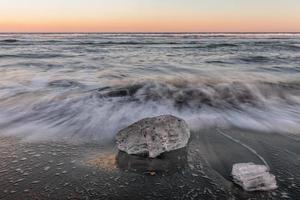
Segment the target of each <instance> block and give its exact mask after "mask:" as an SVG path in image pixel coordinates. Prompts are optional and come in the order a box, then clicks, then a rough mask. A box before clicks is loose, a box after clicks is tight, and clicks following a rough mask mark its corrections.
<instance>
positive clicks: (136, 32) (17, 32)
mask: <svg viewBox="0 0 300 200" xmlns="http://www.w3.org/2000/svg"><path fill="white" fill-rule="evenodd" d="M272 33H273V34H274V33H275V34H279V33H283V34H300V31H148V32H147V31H145V32H144V31H103V32H101V31H95V32H89V31H62V32H60V31H57V32H56V31H53V32H52V31H49V32H47V31H45V32H44V31H32V32H21V31H3V32H2V31H0V34H272Z"/></svg>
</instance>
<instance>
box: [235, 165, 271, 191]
mask: <svg viewBox="0 0 300 200" xmlns="http://www.w3.org/2000/svg"><path fill="white" fill-rule="evenodd" d="M231 174H232V177H233V181H234V182H235V183H236V184H238V185H240V186H241V187H242V188H243V189H244V190H246V191H259V190H260V191H267V190H274V189H276V188H277V184H276V179H275V176H274V175H273V174H270V173H269V169H268V167H266V166H265V165H255V164H254V163H238V164H234V165H233V167H232V172H231Z"/></svg>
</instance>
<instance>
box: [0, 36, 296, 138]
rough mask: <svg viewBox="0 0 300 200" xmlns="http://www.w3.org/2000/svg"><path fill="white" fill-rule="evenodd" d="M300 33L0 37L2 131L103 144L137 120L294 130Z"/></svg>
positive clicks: (0, 121) (194, 126) (293, 131)
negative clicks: (165, 118) (169, 118)
mask: <svg viewBox="0 0 300 200" xmlns="http://www.w3.org/2000/svg"><path fill="white" fill-rule="evenodd" d="M299 72H300V34H194V33H193V34H1V35H0V77H1V79H0V110H1V112H0V129H1V134H3V135H9V136H11V135H18V136H21V137H24V138H25V139H28V140H40V139H59V140H61V139H65V140H67V141H70V140H75V141H79V140H85V141H103V140H104V139H108V140H111V139H112V138H113V137H114V135H115V133H116V132H117V131H118V130H119V129H121V128H123V127H125V126H127V125H129V124H130V123H132V122H134V121H136V120H138V119H141V118H143V117H148V116H155V115H160V114H173V115H176V116H179V117H182V118H184V119H185V120H187V122H188V123H189V125H190V127H191V128H192V129H193V130H196V129H203V128H207V127H211V126H215V125H217V126H220V127H228V126H235V127H240V128H247V129H252V130H259V131H264V132H274V131H275V132H288V133H294V134H298V133H299V131H300V125H299V124H300V123H299V122H300V121H299V119H300V106H299V103H300V98H299V95H300V93H299V89H300V82H299V78H300V73H299Z"/></svg>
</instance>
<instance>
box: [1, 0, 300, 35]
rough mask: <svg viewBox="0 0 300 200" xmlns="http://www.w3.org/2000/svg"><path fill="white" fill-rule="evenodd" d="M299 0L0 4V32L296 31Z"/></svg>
mask: <svg viewBox="0 0 300 200" xmlns="http://www.w3.org/2000/svg"><path fill="white" fill-rule="evenodd" d="M299 10H300V1H299V0H251V1H245V0H51V1H50V0H47V1H46V0H0V32H300V12H299Z"/></svg>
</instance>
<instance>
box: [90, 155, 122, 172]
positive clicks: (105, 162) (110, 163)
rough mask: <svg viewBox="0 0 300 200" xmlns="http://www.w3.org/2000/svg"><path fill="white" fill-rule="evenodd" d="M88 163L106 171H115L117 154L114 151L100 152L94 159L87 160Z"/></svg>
mask: <svg viewBox="0 0 300 200" xmlns="http://www.w3.org/2000/svg"><path fill="white" fill-rule="evenodd" d="M86 164H87V165H89V166H95V167H98V168H100V169H103V170H106V171H113V170H115V169H116V155H115V154H114V153H103V154H99V155H96V156H95V157H94V158H93V159H91V160H88V161H86Z"/></svg>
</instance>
